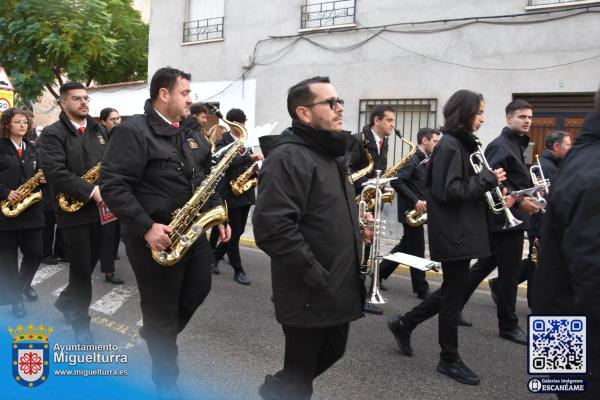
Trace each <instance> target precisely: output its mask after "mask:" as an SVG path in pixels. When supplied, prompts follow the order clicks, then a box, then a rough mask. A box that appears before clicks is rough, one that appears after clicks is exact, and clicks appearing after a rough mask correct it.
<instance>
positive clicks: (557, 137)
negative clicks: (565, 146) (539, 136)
mask: <svg viewBox="0 0 600 400" xmlns="http://www.w3.org/2000/svg"><path fill="white" fill-rule="evenodd" d="M565 136H569V134H568V133H567V132H565V131H552V132H550V133H549V134H548V135H547V136H546V137H545V138H544V146H545V147H546V148H547V149H548V150H552V147H553V146H554V145H555V144H558V145H561V144H562V142H563V139H564V138H565Z"/></svg>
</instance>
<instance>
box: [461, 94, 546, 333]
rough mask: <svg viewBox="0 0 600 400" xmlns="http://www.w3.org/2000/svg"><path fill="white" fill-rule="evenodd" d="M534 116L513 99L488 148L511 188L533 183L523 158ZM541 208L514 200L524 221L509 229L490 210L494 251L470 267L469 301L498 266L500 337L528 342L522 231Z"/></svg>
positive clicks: (513, 209) (489, 158) (525, 200)
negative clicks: (522, 309) (521, 296)
mask: <svg viewBox="0 0 600 400" xmlns="http://www.w3.org/2000/svg"><path fill="white" fill-rule="evenodd" d="M532 116H533V108H532V107H531V104H529V103H528V102H526V101H524V100H513V101H511V102H510V103H509V104H508V105H507V106H506V123H507V126H506V127H505V128H504V129H503V130H502V133H501V134H500V136H498V137H497V138H496V139H494V140H493V141H492V142H491V143H490V144H489V145H488V146H487V147H486V149H485V158H486V159H487V161H488V164H489V165H490V166H491V167H492V168H503V169H504V170H505V171H506V176H507V179H506V182H504V184H505V186H506V187H507V189H508V190H509V191H516V190H521V189H527V188H530V187H531V186H532V185H533V184H532V182H531V177H530V174H529V170H528V169H527V168H526V166H525V160H524V158H523V152H524V151H525V149H526V148H527V145H528V144H529V137H528V136H527V135H526V133H527V132H528V131H529V127H530V126H531V119H532ZM540 210H541V207H540V206H539V204H537V202H536V201H535V200H534V199H533V198H531V197H525V198H523V199H522V201H517V202H515V203H514V205H513V206H512V207H511V209H510V211H511V212H512V214H513V215H514V216H515V217H516V218H517V219H519V220H521V221H522V223H520V224H519V225H517V226H515V227H512V228H508V229H504V224H505V216H504V214H503V213H500V214H492V213H491V212H488V219H489V228H490V235H491V246H492V255H491V256H490V257H484V258H480V259H479V260H478V261H477V263H475V265H473V266H472V267H471V270H470V272H469V284H468V286H467V291H466V294H465V303H466V302H467V301H468V299H469V298H470V297H471V295H472V294H473V292H474V291H475V289H477V287H478V286H479V284H480V283H481V281H483V280H484V279H485V278H486V277H487V276H488V275H489V274H490V273H491V272H492V271H493V270H494V268H496V267H498V290H497V292H498V296H497V303H496V304H497V310H498V327H499V330H500V337H502V338H504V339H507V340H510V341H512V342H515V343H519V344H527V336H526V335H525V333H524V332H523V330H522V329H521V328H520V327H519V318H518V317H517V314H516V312H515V307H516V301H517V286H518V281H519V276H520V273H521V271H520V265H521V256H522V254H523V241H524V236H523V232H524V231H525V230H527V229H528V227H529V218H530V216H531V214H536V213H538V212H539V211H540Z"/></svg>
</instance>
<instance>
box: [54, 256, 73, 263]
mask: <svg viewBox="0 0 600 400" xmlns="http://www.w3.org/2000/svg"><path fill="white" fill-rule="evenodd" d="M56 261H58V262H60V263H68V262H71V260H70V259H69V257H56Z"/></svg>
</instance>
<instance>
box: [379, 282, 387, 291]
mask: <svg viewBox="0 0 600 400" xmlns="http://www.w3.org/2000/svg"><path fill="white" fill-rule="evenodd" d="M379 290H383V291H384V292H387V290H388V288H387V286H385V285H384V284H383V282H379Z"/></svg>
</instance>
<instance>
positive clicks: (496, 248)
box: [465, 231, 523, 331]
mask: <svg viewBox="0 0 600 400" xmlns="http://www.w3.org/2000/svg"><path fill="white" fill-rule="evenodd" d="M491 245H492V255H491V256H490V257H487V258H482V259H479V260H477V262H476V263H475V264H474V265H473V267H471V270H470V272H469V283H468V285H467V290H466V292H465V304H466V303H467V302H468V301H469V298H470V297H471V295H472V294H473V292H474V291H475V289H477V287H478V286H479V284H480V283H481V282H482V281H483V280H484V279H485V278H486V277H487V276H488V275H489V274H490V273H491V272H492V271H493V270H494V268H496V267H498V303H497V314H498V327H499V328H500V330H501V331H510V330H513V329H515V328H516V327H517V326H518V325H519V318H518V317H517V314H516V312H515V309H516V304H517V286H518V284H519V276H520V274H521V256H522V254H523V231H506V232H494V233H492V234H491Z"/></svg>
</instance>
